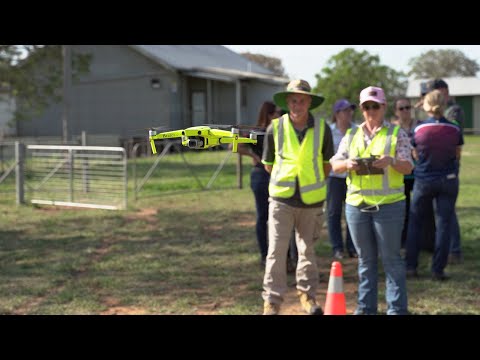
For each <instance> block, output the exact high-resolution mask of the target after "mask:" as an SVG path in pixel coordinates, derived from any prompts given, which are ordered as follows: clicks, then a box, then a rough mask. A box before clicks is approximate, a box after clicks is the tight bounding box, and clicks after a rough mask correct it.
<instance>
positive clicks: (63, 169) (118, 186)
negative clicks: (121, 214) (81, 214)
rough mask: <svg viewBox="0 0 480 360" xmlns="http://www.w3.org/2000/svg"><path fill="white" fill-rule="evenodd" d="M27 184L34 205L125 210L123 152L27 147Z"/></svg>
mask: <svg viewBox="0 0 480 360" xmlns="http://www.w3.org/2000/svg"><path fill="white" fill-rule="evenodd" d="M27 158H28V159H29V161H27V163H26V166H25V181H26V187H27V192H28V194H29V198H30V199H31V202H32V203H33V204H46V205H63V206H76V207H88V208H96V209H108V210H117V209H126V207H127V156H126V152H125V149H124V148H121V147H101V146H57V145H28V146H27Z"/></svg>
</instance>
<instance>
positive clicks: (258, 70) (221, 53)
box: [130, 45, 288, 83]
mask: <svg viewBox="0 0 480 360" xmlns="http://www.w3.org/2000/svg"><path fill="white" fill-rule="evenodd" d="M130 46H131V47H132V48H133V49H135V50H136V51H138V52H140V53H141V54H143V55H144V56H146V57H148V58H149V59H151V60H153V61H155V62H157V63H159V64H160V65H162V66H164V67H166V68H167V69H170V70H173V71H175V70H176V71H181V72H184V73H186V74H189V75H192V76H198V77H205V78H211V79H216V80H224V81H233V80H236V79H245V78H256V79H261V80H267V81H271V82H275V83H286V82H288V79H287V78H283V77H279V76H276V75H274V74H273V72H272V71H271V70H269V69H267V68H265V67H263V66H261V65H259V64H257V63H255V62H252V61H250V60H248V59H247V58H245V57H243V56H242V55H240V54H237V53H236V52H234V51H232V50H230V49H227V48H226V47H225V46H222V45H130Z"/></svg>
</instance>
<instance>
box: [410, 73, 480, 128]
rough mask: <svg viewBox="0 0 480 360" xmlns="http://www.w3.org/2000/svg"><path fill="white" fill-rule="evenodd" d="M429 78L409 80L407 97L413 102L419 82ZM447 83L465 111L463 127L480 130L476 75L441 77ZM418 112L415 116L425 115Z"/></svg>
mask: <svg viewBox="0 0 480 360" xmlns="http://www.w3.org/2000/svg"><path fill="white" fill-rule="evenodd" d="M429 80H430V79H415V80H410V81H409V83H408V88H407V97H408V98H411V99H412V102H413V103H415V102H417V101H418V100H419V98H420V83H422V82H426V81H429ZM443 80H445V82H446V83H447V84H448V91H449V94H450V96H451V97H453V98H454V100H455V102H457V103H458V104H459V105H460V106H461V107H462V108H463V110H464V111H465V123H464V128H465V129H467V130H469V129H477V130H480V79H479V78H477V77H451V78H443ZM422 113H423V111H422V112H419V113H418V114H417V117H418V118H419V119H422V118H424V117H426V115H425V113H423V114H422Z"/></svg>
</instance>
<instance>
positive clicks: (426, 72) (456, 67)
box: [408, 49, 480, 79]
mask: <svg viewBox="0 0 480 360" xmlns="http://www.w3.org/2000/svg"><path fill="white" fill-rule="evenodd" d="M408 65H409V66H411V70H410V72H409V73H408V75H410V76H413V77H414V78H416V79H428V78H442V77H453V76H460V77H463V76H476V74H477V72H478V71H479V70H480V67H479V65H478V63H477V62H476V60H472V59H469V58H468V57H467V56H466V55H465V54H464V53H463V52H461V51H460V50H451V49H442V50H429V51H427V52H425V53H422V54H421V55H420V56H417V57H414V58H412V59H410V60H409V62H408Z"/></svg>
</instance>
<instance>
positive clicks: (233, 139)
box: [219, 135, 257, 153]
mask: <svg viewBox="0 0 480 360" xmlns="http://www.w3.org/2000/svg"><path fill="white" fill-rule="evenodd" d="M219 143H220V144H232V152H234V153H236V152H238V144H256V143H257V140H253V139H249V138H244V137H239V136H238V135H236V136H234V137H223V138H219Z"/></svg>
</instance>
